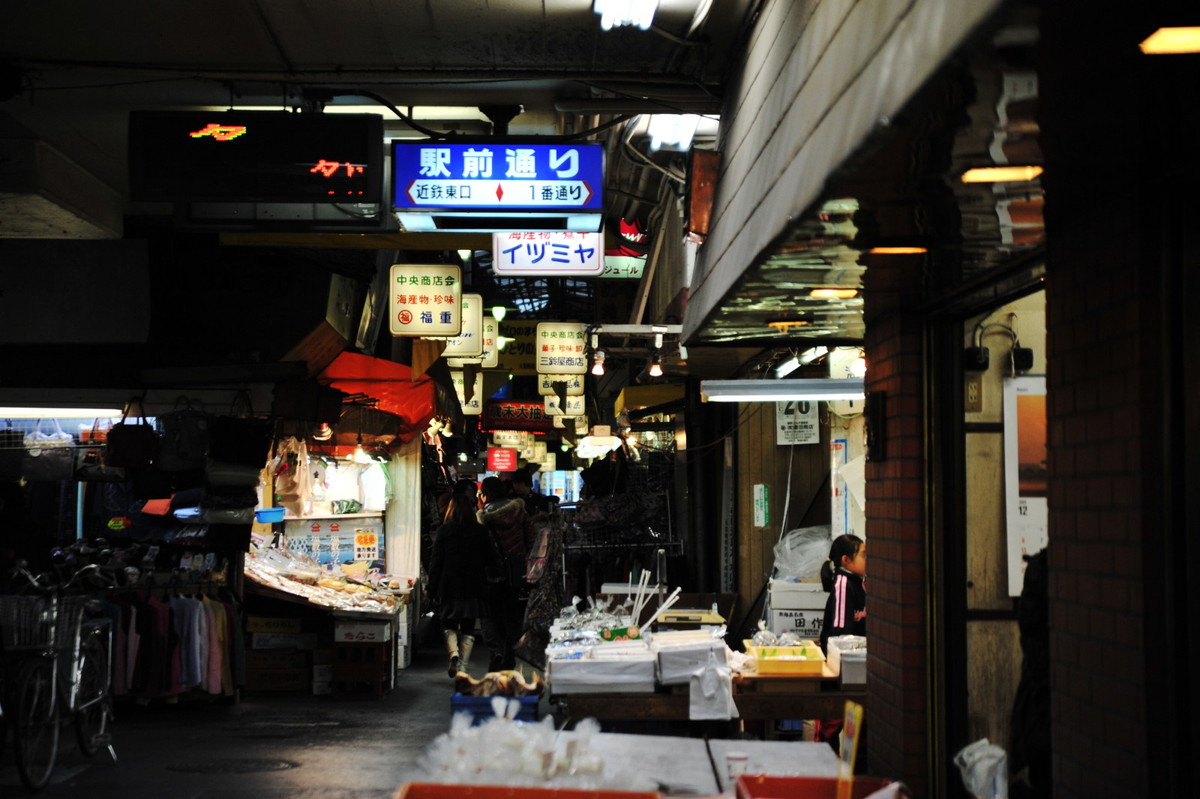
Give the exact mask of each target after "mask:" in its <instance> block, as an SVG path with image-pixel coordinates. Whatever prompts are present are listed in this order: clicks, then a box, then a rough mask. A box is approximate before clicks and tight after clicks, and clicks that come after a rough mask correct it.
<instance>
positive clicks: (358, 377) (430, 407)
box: [317, 352, 441, 443]
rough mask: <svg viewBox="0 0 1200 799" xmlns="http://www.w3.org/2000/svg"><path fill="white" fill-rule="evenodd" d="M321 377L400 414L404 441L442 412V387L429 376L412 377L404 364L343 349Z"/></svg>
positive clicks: (400, 432)
mask: <svg viewBox="0 0 1200 799" xmlns="http://www.w3.org/2000/svg"><path fill="white" fill-rule="evenodd" d="M317 379H318V380H320V381H321V382H322V383H325V384H326V385H330V386H333V387H334V388H336V389H338V390H339V391H345V392H346V393H347V394H363V395H365V396H367V397H370V398H371V399H373V400H375V401H376V405H375V407H377V408H378V409H379V410H381V411H386V412H387V413H390V414H394V415H395V416H396V417H398V424H399V426H400V429H399V430H397V431H396V437H397V438H398V439H399V440H400V441H403V442H406V443H407V442H408V441H411V440H412V438H413V437H414V436H417V435H420V434H421V433H422V432H423V431H424V430H425V429H426V428H427V427H428V426H429V421H430V420H431V419H432V418H433V417H434V416H437V415H439V414H440V413H441V409H440V408H439V401H438V397H439V392H438V387H437V385H436V384H435V383H434V381H433V379H432V378H431V377H429V375H419V376H418V377H417V379H416V380H413V379H412V369H411V368H410V367H408V366H405V365H404V364H402V363H396V362H395V361H387V360H384V359H383V358H373V357H371V356H370V355H362V354H360V353H357V352H343V353H342V354H341V355H339V356H338V357H337V358H335V359H334V360H333V363H331V364H329V366H327V367H325V369H324V370H322V372H321V374H320V375H318V376H317Z"/></svg>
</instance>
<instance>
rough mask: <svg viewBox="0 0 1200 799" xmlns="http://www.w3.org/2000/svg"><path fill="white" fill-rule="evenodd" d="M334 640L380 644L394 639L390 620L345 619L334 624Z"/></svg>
mask: <svg viewBox="0 0 1200 799" xmlns="http://www.w3.org/2000/svg"><path fill="white" fill-rule="evenodd" d="M333 640H334V642H335V643H339V644H378V643H382V642H384V641H390V640H392V624H391V622H390V621H344V620H342V619H337V620H336V621H335V622H334V625H333Z"/></svg>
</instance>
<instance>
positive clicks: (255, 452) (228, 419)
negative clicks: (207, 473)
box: [208, 390, 273, 469]
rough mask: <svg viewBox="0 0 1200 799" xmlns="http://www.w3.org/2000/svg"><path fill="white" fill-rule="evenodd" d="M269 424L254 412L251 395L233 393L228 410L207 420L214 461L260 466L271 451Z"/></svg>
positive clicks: (210, 448)
mask: <svg viewBox="0 0 1200 799" xmlns="http://www.w3.org/2000/svg"><path fill="white" fill-rule="evenodd" d="M272 432H273V430H272V425H271V421H270V420H269V419H259V418H258V417H256V416H255V415H254V408H253V406H251V404H250V395H249V394H247V393H246V392H245V391H244V390H243V391H238V393H237V394H236V395H234V398H233V403H232V404H231V405H230V408H229V413H228V414H227V415H225V416H214V417H212V419H211V420H210V422H209V451H208V454H209V456H210V457H211V458H212V460H214V461H218V462H220V463H232V464H239V465H241V466H253V467H255V468H256V469H261V468H262V467H263V466H264V465H265V464H266V462H267V457H268V456H269V455H270V453H271V437H272Z"/></svg>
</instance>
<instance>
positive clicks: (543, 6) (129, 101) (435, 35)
mask: <svg viewBox="0 0 1200 799" xmlns="http://www.w3.org/2000/svg"><path fill="white" fill-rule="evenodd" d="M699 5H701V3H700V0H662V1H661V2H660V4H659V9H658V12H657V15H656V17H655V22H654V27H653V29H652V30H650V31H639V30H636V29H632V28H621V29H614V30H612V31H608V32H605V31H602V30H601V28H600V25H599V23H598V17H597V15H596V14H595V13H594V12H593V10H592V3H591V2H588V1H587V0H541V1H540V2H532V1H531V2H512V3H505V4H503V6H502V7H498V6H496V4H494V3H491V4H489V3H483V4H480V3H479V2H478V1H477V0H438V2H437V3H421V4H416V3H396V2H391V0H386V1H385V0H365V2H359V3H352V4H339V6H338V8H337V9H336V13H334V12H332V11H331V10H330V8H329V7H328V5H327V4H325V3H322V2H318V0H295V2H287V3H269V2H264V1H263V0H253V1H252V2H246V0H211V1H210V2H206V3H203V4H198V3H197V4H191V3H177V4H172V5H171V6H170V7H169V9H163V10H155V11H154V12H153V13H148V12H147V8H146V6H145V4H144V2H141V1H140V0H113V2H108V3H103V4H94V3H84V4H80V3H65V2H39V3H23V4H17V5H14V6H13V7H11V8H8V9H6V12H5V13H6V28H7V30H9V31H10V32H17V33H19V35H10V36H8V37H6V41H5V43H4V44H3V45H0V98H5V99H4V100H3V102H0V140H3V139H27V138H35V139H37V140H40V141H42V142H45V143H46V144H48V145H50V146H51V147H53V148H54V149H55V150H57V151H58V152H59V153H61V154H62V155H64V156H65V157H66V158H68V159H69V160H70V161H72V162H74V163H75V164H77V165H78V166H79V167H81V168H82V170H84V171H85V172H86V173H87V174H88V175H90V176H91V177H93V178H94V179H95V181H96V187H97V191H96V192H94V193H93V195H94V196H92V197H91V198H90V199H91V201H94V202H97V203H100V204H107V205H111V206H113V207H115V209H116V211H117V215H116V216H117V219H118V220H119V219H120V218H121V217H123V216H124V217H128V216H146V215H149V216H153V215H163V216H169V215H170V213H171V210H172V209H171V208H170V207H169V206H165V205H163V204H157V205H154V204H145V203H136V202H131V201H130V200H129V193H128V166H127V137H126V131H127V120H128V115H129V112H130V111H133V110H151V109H186V108H218V109H219V108H227V107H229V106H230V105H231V104H236V105H237V106H238V107H263V108H279V109H283V108H291V109H304V110H306V111H313V110H318V109H320V108H321V107H325V108H326V109H328V107H329V106H330V105H341V104H359V103H363V104H373V105H378V104H379V101H381V100H382V101H385V102H386V103H387V104H390V105H391V106H393V107H395V108H396V109H399V110H401V111H402V112H403V113H405V114H406V115H410V116H412V117H413V118H414V119H415V120H416V121H417V122H418V123H419V124H420V125H421V126H422V127H424V128H427V129H432V130H437V131H442V132H450V131H453V132H456V133H461V134H467V135H486V134H488V133H491V132H494V131H495V129H496V121H497V119H500V120H502V121H501V122H500V123H499V124H500V125H501V126H503V125H504V124H507V129H508V133H509V134H510V135H547V134H558V135H562V134H573V133H578V132H580V131H585V130H590V129H593V128H598V127H599V128H604V129H603V130H602V132H600V133H598V134H597V139H598V140H600V141H604V142H606V144H607V145H608V148H607V149H608V153H609V157H608V161H607V169H606V174H607V177H606V187H605V196H606V201H605V202H606V207H605V217H606V219H607V220H608V221H607V226H608V227H609V228H613V227H615V222H616V220H619V219H621V218H645V217H647V215H648V214H649V211H650V210H651V209H652V207H653V205H654V203H655V198H656V197H657V196H658V187H659V185H660V183H661V182H662V180H663V176H662V174H661V173H662V170H661V169H660V168H659V167H662V166H663V164H664V163H668V160H669V159H670V158H671V156H670V155H668V154H659V155H656V156H654V157H653V160H655V161H657V162H658V163H657V164H656V165H655V166H651V165H647V164H645V163H643V162H642V161H641V160H639V159H638V158H635V157H632V156H631V155H630V153H629V152H628V149H627V148H626V147H625V146H624V145H623V143H622V137H625V136H626V134H627V133H629V131H628V130H627V129H626V128H625V127H624V126H623V125H621V124H617V125H613V126H611V127H607V128H605V125H607V124H608V123H610V122H613V121H614V120H620V119H622V118H623V117H626V116H632V115H634V114H635V113H636V112H637V111H639V110H646V109H648V108H659V109H667V110H672V111H687V112H700V113H709V114H716V113H719V109H720V105H721V101H722V100H723V99H724V97H725V93H726V91H727V89H728V86H727V85H726V82H725V81H726V78H727V76H728V75H729V74H730V72H731V70H733V69H735V68H736V61H737V58H738V56H739V53H738V48H739V47H740V43H741V36H742V35H743V33H744V31H745V23H746V20H747V15H748V14H749V13H751V11H752V7H753V6H754V3H753V2H752V0H730V1H729V2H719V3H713V4H712V9H711V12H710V14H709V16H708V18H707V19H706V20H705V21H704V22H703V24H702V25H701V26H700V27H699V28H698V29H695V30H693V29H692V28H693V24H694V20H695V15H696V10H697V7H698V6H699ZM515 106H519V107H520V112H519V113H517V115H516V116H514V117H512V119H511V121H507V120H505V119H504V117H505V112H504V110H503V109H504V108H505V107H509V108H512V107H515ZM377 110H378V109H377ZM992 113H993V115H994V113H995V112H994V107H993V111H992ZM383 114H384V118H385V137H386V138H390V137H393V136H412V135H413V128H412V126H411V125H409V124H406V123H404V122H401V121H400V120H398V119H396V118H395V116H394V114H389V113H387V112H386V111H385V112H383ZM912 135H913V136H915V135H916V134H915V133H913V134H912ZM900 138H904V137H900ZM634 143H635V145H636V144H637V142H636V140H635V142H634ZM703 146H708V147H713V146H715V142H712V141H709V142H707V143H704V145H703ZM641 151H642V152H644V151H645V147H644V145H643V146H642V147H641ZM880 163H881V162H880V161H879V160H878V159H876V160H875V161H873V162H867V161H864V163H863V164H859V165H858V166H859V167H862V168H861V169H859V170H857V171H856V172H855V174H856V175H858V176H859V178H861V176H862V173H863V171H864V169H865V170H867V171H869V170H871V169H879V168H880ZM900 163H910V164H911V163H913V159H912V158H908V160H907V161H904V159H903V158H901V161H900ZM926 163H927V162H922V164H926ZM885 166H886V165H885ZM914 169H915V167H914ZM885 171H886V170H885ZM912 177H913V174H912V172H911V171H910V172H907V173H906V174H905V175H903V176H897V178H896V180H894V181H891V182H890V183H889V185H890V186H892V187H895V186H896V185H900V184H901V183H904V184H905V185H906V186H907V184H908V183H909V182H911V180H912ZM889 192H890V193H891V195H892V196H891V197H890V198H889V200H890V201H897V199H898V198H899V201H901V202H909V201H911V200H912V198H913V197H914V196H915V194H914V193H913V192H911V191H909V190H908V189H907V188H906V189H905V190H903V191H893V190H891V189H889ZM870 194H871V192H869V191H867V192H864V194H863V197H862V198H860V197H856V196H855V194H854V193H853V191H851V192H849V193H844V194H832V195H830V196H829V197H828V198H827V200H826V204H825V205H824V206H823V207H821V208H818V209H812V213H811V214H810V215H809V216H808V217H806V218H805V219H804V220H801V221H800V222H798V223H797V224H796V226H795V227H794V228H793V229H791V230H788V231H785V232H784V233H783V234H782V235H781V236H780V238H779V240H778V241H777V242H776V244H775V245H774V246H773V247H772V248H771V250H770V251H768V252H764V253H763V254H761V256H760V258H759V259H758V260H757V261H756V262H755V263H753V264H749V265H747V271H746V273H745V275H744V276H743V279H742V280H741V282H740V283H739V285H738V286H737V287H736V289H735V290H734V291H732V292H730V293H729V295H728V296H727V297H726V298H725V299H724V300H723V301H722V302H721V303H720V304H719V306H718V308H717V309H716V310H715V312H714V313H713V315H712V316H711V318H710V319H709V320H707V322H706V324H705V326H704V329H703V331H702V333H701V335H700V337H699V340H698V341H697V342H695V344H696V346H695V347H692V348H691V358H690V365H691V368H692V369H693V370H695V371H699V372H701V373H707V374H708V375H709V376H716V375H720V374H728V373H730V372H731V371H732V370H734V369H736V368H737V365H738V364H739V363H742V362H744V360H745V357H746V355H747V353H755V352H767V353H769V352H772V351H777V350H778V349H780V348H784V349H787V348H789V347H795V346H799V345H801V344H803V343H805V342H807V341H808V340H810V339H812V340H819V339H823V340H836V341H847V342H853V341H857V340H861V338H862V333H863V329H862V327H863V326H862V302H863V299H862V296H861V294H856V295H855V296H849V297H834V298H816V297H811V296H809V292H810V290H811V289H812V288H816V287H825V288H828V287H844V288H847V289H856V288H860V287H861V283H862V275H863V271H864V267H863V265H862V264H863V263H866V262H867V261H865V260H864V259H862V258H861V251H862V249H863V242H864V240H865V239H864V236H863V235H862V233H861V231H862V229H863V227H864V225H863V221H862V220H863V213H862V206H863V204H864V203H866V202H871V200H870V199H869V196H870ZM110 195H111V196H110ZM976 199H977V200H980V201H981V204H982V205H983V206H985V207H986V206H988V205H989V203H991V201H992V198H991V197H984V198H980V197H976ZM1036 199H1037V200H1038V201H1040V194H1039V195H1038V197H1037V198H1036ZM29 200H30V198H28V197H17V198H15V200H10V201H9V202H8V204H5V205H3V206H0V212H2V213H3V216H4V218H5V225H4V229H3V231H0V237H10V236H30V235H37V236H40V237H52V236H53V234H46V233H45V232H44V231H46V230H47V229H55V228H57V229H59V230H61V231H62V232H61V233H59V234H58V235H59V236H61V237H63V238H71V237H78V236H79V235H80V234H79V233H78V232H74V231H72V230H70V227H71V225H72V223H74V222H76V221H78V219H77V218H76V219H72V218H70V214H67V215H66V216H65V217H64V215H63V214H62V213H61V211H60V210H59V209H54V208H50V209H48V210H47V209H46V208H45V207H44V206H38V205H35V204H34V203H32V202H30V201H29ZM829 203H832V204H829ZM866 210H867V216H868V217H870V218H871V219H872V220H873V221H872V224H871V227H872V228H876V227H878V226H877V225H875V223H874V220H875V218H876V216H877V212H878V207H877V206H872V207H869V208H867V209H866ZM77 216H78V215H77ZM93 216H95V215H93ZM919 216H920V213H919V212H917V211H913V212H910V213H908V214H907V215H906V216H905V218H906V220H908V221H906V222H905V223H904V224H902V225H899V226H897V230H898V229H899V228H901V227H907V228H909V230H908V231H907V232H908V233H914V232H915V233H922V232H927V231H924V230H922V229H921V228H922V227H923V226H922V224H921V223H920V222H919V221H917V222H913V221H912V219H913V218H918V217H919ZM85 221H87V220H85ZM91 221H94V220H91ZM118 227H119V223H118ZM31 231H33V232H31ZM39 231H41V232H39ZM656 232H657V231H653V230H652V231H650V235H651V236H653V235H655V233H656ZM876 232H877V231H876ZM992 232H993V231H985V233H987V236H980V237H979V238H980V239H981V240H982V239H984V238H988V237H990V236H991V233H992ZM112 235H114V236H119V235H120V232H119V230H118V231H117V232H116V233H113V234H112ZM237 235H239V236H243V238H242V239H241V240H237V239H236V237H230V238H228V239H226V241H227V243H229V242H231V241H233V242H236V243H239V244H264V243H279V244H282V245H284V246H292V247H305V248H310V249H312V250H317V249H320V248H330V247H336V248H344V247H347V246H350V245H349V244H348V243H347V242H346V241H345V237H340V238H334V237H332V236H328V235H318V236H308V235H305V234H304V233H303V232H298V231H294V232H291V233H285V234H271V235H270V236H260V235H258V234H253V233H251V234H249V235H250V237H251V238H250V239H247V238H245V236H246V234H244V233H243V234H237ZM272 237H276V238H272ZM964 238H967V237H966V236H964ZM360 239H361V241H360V242H359V243H358V244H357V246H360V247H362V246H366V247H377V248H379V249H397V250H422V249H431V250H432V249H438V250H452V249H459V248H461V247H468V248H480V247H481V246H482V247H486V245H483V244H482V242H483V241H486V239H485V238H484V237H482V236H474V237H472V236H469V235H461V234H460V235H458V236H455V235H447V234H407V235H405V234H393V235H392V237H391V238H388V237H380V238H372V237H360ZM991 246H992V245H991V241H990V238H989V240H988V241H986V242H984V243H982V244H981V245H980V249H981V250H987V251H990V248H991ZM314 257H319V256H314ZM559 294H562V295H564V296H566V297H568V298H570V299H571V301H572V302H573V303H574V304H575V306H576V307H572V308H571V309H570V310H571V311H572V313H573V315H578V313H579V309H578V307H577V306H578V298H579V295H578V294H577V293H576V292H573V291H566V292H561V291H560V292H559ZM547 296H549V295H547ZM595 308H596V305H595V303H593V311H592V312H593V313H596V311H595ZM557 311H558V309H556V308H554V307H546V308H545V309H544V314H545V318H553V317H554V315H555V313H556V312H557ZM590 321H595V320H590ZM612 321H633V320H629V319H628V318H623V319H616V320H612ZM637 321H647V322H649V321H658V320H637ZM675 321H678V320H675ZM779 321H782V322H792V323H794V324H792V325H788V326H785V327H772V326H771V325H770V323H771V322H779ZM701 345H714V346H713V347H711V348H710V347H706V346H701ZM729 345H741V346H740V347H738V348H736V349H735V348H733V347H731V346H729Z"/></svg>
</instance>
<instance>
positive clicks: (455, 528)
mask: <svg viewBox="0 0 1200 799" xmlns="http://www.w3.org/2000/svg"><path fill="white" fill-rule="evenodd" d="M475 506H476V499H475V484H474V482H471V481H469V480H461V481H459V482H458V483H455V485H454V490H453V493H452V495H451V497H450V504H449V505H448V506H447V507H446V516H445V520H444V521H443V522H442V525H441V526H440V527H439V528H438V530H437V533H436V534H435V536H434V540H433V553H432V555H431V557H430V561H429V595H430V597H431V598H432V599H433V600H434V601H435V602H436V603H437V606H438V619H439V621H440V622H441V624H442V634H443V635H444V636H445V638H446V651H447V653H448V654H449V656H450V662H449V666H448V667H447V669H446V671H447V672H448V673H449V675H450V676H451V677H454V676H455V675H456V674H458V673H459V672H460V671H462V672H468V666H469V662H470V659H471V649H472V647H474V645H475V620H476V619H479V618H482V617H483V616H484V615H485V614H486V611H487V572H486V567H487V560H488V556H489V547H490V545H489V542H488V533H487V530H485V529H484V527H483V525H481V524H479V522H478V521H476V519H475ZM468 673H469V672H468Z"/></svg>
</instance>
